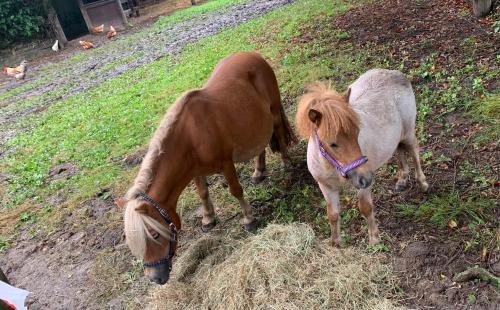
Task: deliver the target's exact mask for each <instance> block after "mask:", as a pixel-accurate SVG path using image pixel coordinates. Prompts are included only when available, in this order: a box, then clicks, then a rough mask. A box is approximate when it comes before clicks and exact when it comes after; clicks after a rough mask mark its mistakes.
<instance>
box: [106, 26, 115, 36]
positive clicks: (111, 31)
mask: <svg viewBox="0 0 500 310" xmlns="http://www.w3.org/2000/svg"><path fill="white" fill-rule="evenodd" d="M107 36H108V39H111V38H112V37H114V36H116V30H115V27H113V26H109V31H108V34H107Z"/></svg>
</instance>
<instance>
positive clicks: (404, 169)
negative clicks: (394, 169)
mask: <svg viewBox="0 0 500 310" xmlns="http://www.w3.org/2000/svg"><path fill="white" fill-rule="evenodd" d="M397 156H398V181H397V182H396V187H395V189H394V191H395V192H397V193H399V192H402V191H404V190H405V189H406V187H407V186H408V179H409V178H408V177H409V176H410V166H408V161H407V160H406V158H407V156H408V155H407V154H406V152H405V148H404V147H403V146H401V145H399V146H398V149H397Z"/></svg>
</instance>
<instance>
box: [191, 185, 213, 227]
mask: <svg viewBox="0 0 500 310" xmlns="http://www.w3.org/2000/svg"><path fill="white" fill-rule="evenodd" d="M194 184H195V185H196V189H197V190H198V195H200V198H201V206H202V209H203V218H202V219H201V230H203V231H204V232H207V231H209V230H211V229H212V228H214V227H215V212H214V205H213V204H212V200H211V199H210V195H209V192H208V183H207V178H206V177H195V178H194Z"/></svg>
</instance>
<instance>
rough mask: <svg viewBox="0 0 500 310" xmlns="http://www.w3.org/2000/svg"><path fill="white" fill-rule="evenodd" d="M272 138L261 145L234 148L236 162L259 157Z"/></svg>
mask: <svg viewBox="0 0 500 310" xmlns="http://www.w3.org/2000/svg"><path fill="white" fill-rule="evenodd" d="M270 140H271V137H269V139H268V140H266V141H265V142H263V143H261V144H260V145H257V146H255V147H251V148H249V149H245V150H243V149H242V150H234V152H233V161H234V162H236V163H240V162H244V161H249V160H250V159H252V158H254V157H257V156H258V155H260V153H262V151H263V150H264V149H265V148H266V145H267V144H268V143H269V141H270Z"/></svg>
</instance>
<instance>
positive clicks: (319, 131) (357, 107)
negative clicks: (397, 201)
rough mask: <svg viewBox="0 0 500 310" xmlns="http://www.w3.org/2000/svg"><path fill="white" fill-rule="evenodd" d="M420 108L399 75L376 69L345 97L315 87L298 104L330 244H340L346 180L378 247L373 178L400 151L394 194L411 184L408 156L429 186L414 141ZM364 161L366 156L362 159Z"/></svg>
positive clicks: (298, 118) (298, 117)
mask: <svg viewBox="0 0 500 310" xmlns="http://www.w3.org/2000/svg"><path fill="white" fill-rule="evenodd" d="M415 118H416V105H415V96H414V94H413V90H412V87H411V84H410V82H409V81H408V80H407V79H406V78H405V76H404V75H403V74H402V73H401V72H399V71H393V70H384V69H374V70H370V71H368V72H366V73H365V74H363V75H361V76H360V77H359V78H358V79H357V80H356V81H355V82H354V83H353V84H351V86H350V87H349V89H348V91H347V92H346V94H345V95H344V96H342V95H339V94H338V93H337V92H335V90H333V89H332V88H331V87H330V85H329V84H327V83H319V82H317V83H315V84H314V85H313V86H312V87H311V88H310V89H309V93H307V94H305V95H304V96H303V97H302V98H301V100H300V103H299V107H298V111H297V115H296V123H297V129H298V131H299V134H300V135H301V136H302V137H303V138H307V139H309V143H308V148H307V166H308V168H309V171H310V172H311V174H312V176H313V177H314V179H315V180H316V181H317V182H318V184H319V187H320V189H321V192H322V193H323V196H324V197H325V199H326V201H327V205H328V206H327V211H328V219H329V222H330V228H331V239H332V243H333V244H334V245H339V244H340V220H339V217H340V210H341V208H340V201H339V189H340V187H341V185H342V184H343V183H345V180H346V179H348V180H349V181H350V183H351V184H352V185H354V186H355V187H356V188H357V189H359V191H358V198H359V204H358V207H359V210H360V212H361V214H362V215H363V216H364V217H365V218H366V219H367V222H368V238H369V242H370V243H371V244H373V243H377V242H380V239H379V233H378V228H377V223H376V221H375V217H374V212H373V202H372V197H371V189H370V187H371V184H372V179H373V173H374V172H375V170H376V169H378V168H379V167H380V166H382V165H383V164H384V163H386V162H387V161H388V160H389V159H390V158H391V157H392V155H393V154H394V152H395V151H396V150H397V155H398V159H399V162H398V166H399V171H398V181H397V183H396V191H402V190H404V189H405V187H406V186H407V184H408V179H409V167H408V161H407V159H408V158H407V156H408V155H407V153H409V154H410V156H411V158H412V159H413V162H414V165H415V169H416V172H415V177H416V180H417V182H418V184H419V185H420V188H421V190H422V191H424V192H425V191H427V189H428V187H429V185H428V184H427V182H426V180H425V176H424V174H423V172H422V168H421V166H420V159H419V147H418V142H417V138H416V136H415ZM362 155H365V156H362Z"/></svg>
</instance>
